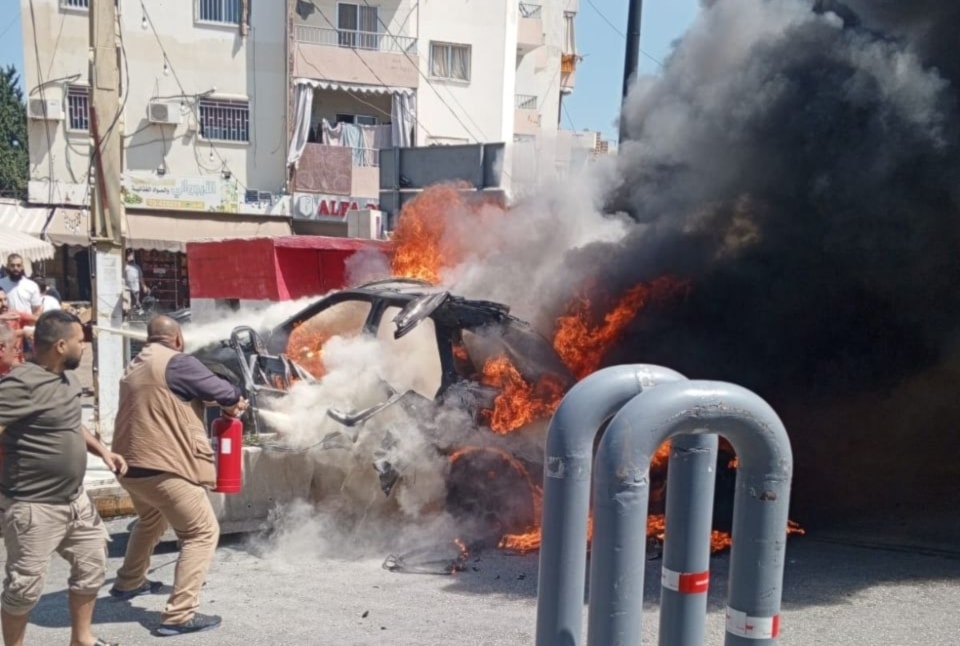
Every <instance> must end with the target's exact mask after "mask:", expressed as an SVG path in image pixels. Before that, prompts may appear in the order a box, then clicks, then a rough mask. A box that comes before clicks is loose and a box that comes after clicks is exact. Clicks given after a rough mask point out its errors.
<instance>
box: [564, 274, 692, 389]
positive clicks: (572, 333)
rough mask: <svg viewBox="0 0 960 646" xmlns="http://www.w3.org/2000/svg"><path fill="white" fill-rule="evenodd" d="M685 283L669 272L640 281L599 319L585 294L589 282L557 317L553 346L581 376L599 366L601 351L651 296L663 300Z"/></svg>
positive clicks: (579, 377) (574, 371)
mask: <svg viewBox="0 0 960 646" xmlns="http://www.w3.org/2000/svg"><path fill="white" fill-rule="evenodd" d="M688 286H689V282H688V281H685V280H680V279H677V278H674V277H671V276H661V277H660V278H655V279H654V280H653V281H652V282H650V283H649V284H647V283H640V284H638V285H635V286H634V287H632V288H630V289H629V290H628V291H627V293H625V294H624V295H623V296H622V297H620V300H619V301H617V303H616V305H614V307H613V308H612V309H610V311H609V312H607V313H606V314H605V315H604V316H603V320H602V321H600V322H594V321H593V319H594V314H593V305H592V304H591V301H590V299H589V298H588V297H587V295H586V294H587V292H589V291H592V289H593V287H592V286H589V285H588V286H587V287H586V288H584V290H583V291H582V292H581V294H580V296H578V297H576V298H575V299H574V300H573V301H572V302H571V303H570V304H569V305H568V306H567V311H566V313H565V314H564V315H562V316H561V317H560V318H558V319H557V325H556V332H555V333H554V337H553V348H554V349H555V350H556V351H557V354H559V355H560V358H561V359H562V360H563V362H564V363H565V364H566V365H567V367H568V368H570V371H571V372H572V373H573V374H574V376H576V377H577V379H583V378H584V377H586V376H587V375H589V374H590V373H592V372H595V371H596V370H597V368H599V367H600V362H601V361H602V360H603V356H604V354H606V352H607V351H608V350H609V349H610V347H611V346H612V345H613V344H614V343H615V342H616V341H617V340H618V339H619V338H620V335H621V334H623V331H624V330H625V329H626V327H627V325H628V324H629V323H630V321H632V320H633V319H634V318H635V317H636V315H637V312H639V311H640V309H641V308H643V307H644V306H645V305H646V304H647V303H648V302H650V301H651V300H654V301H658V300H663V299H665V298H668V297H670V296H673V295H675V294H677V293H679V292H681V291H682V290H686V289H687V288H688Z"/></svg>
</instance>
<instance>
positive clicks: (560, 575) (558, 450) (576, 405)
mask: <svg viewBox="0 0 960 646" xmlns="http://www.w3.org/2000/svg"><path fill="white" fill-rule="evenodd" d="M682 379H684V376H683V375H681V374H680V373H678V372H675V371H673V370H670V369H669V368H663V367H660V366H653V365H643V364H640V365H627V366H614V367H611V368H605V369H603V370H600V371H598V372H595V373H593V374H592V375H590V376H589V377H587V378H586V379H584V380H582V381H580V382H579V383H577V384H576V385H575V386H574V387H573V388H572V389H571V390H570V392H568V393H567V395H566V396H565V397H564V398H563V401H562V402H561V403H560V406H559V407H558V408H557V412H556V413H554V416H553V419H552V420H551V421H550V426H549V428H548V430H547V449H546V461H545V464H546V470H545V472H544V477H543V518H542V525H541V527H542V536H543V540H542V543H541V546H540V568H539V579H538V586H537V588H538V601H537V637H536V644H537V646H575V645H577V644H581V643H582V636H581V635H582V632H583V619H582V617H583V590H584V582H585V580H586V569H587V566H586V558H587V522H588V516H589V513H590V480H591V474H592V466H593V445H594V440H595V438H596V436H597V432H598V431H599V430H600V426H601V425H602V424H603V423H604V422H605V421H606V420H608V419H609V418H610V417H611V416H612V415H613V414H614V413H616V412H617V411H618V410H619V409H620V407H621V406H623V405H624V404H626V403H627V402H628V401H630V399H631V398H633V397H634V396H636V395H637V394H638V393H641V392H643V391H644V390H649V389H650V388H652V387H653V386H655V385H657V384H662V383H667V382H673V381H679V380H682ZM711 467H712V465H711Z"/></svg>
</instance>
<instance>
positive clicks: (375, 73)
mask: <svg viewBox="0 0 960 646" xmlns="http://www.w3.org/2000/svg"><path fill="white" fill-rule="evenodd" d="M310 4H312V5H313V6H314V8H315V9H316V10H317V12H318V13H319V14H320V17H321V18H323V21H324V22H325V23H327V24H328V25H330V28H331V29H332V30H334V31H335V32H337V33H339V32H340V30H339V29H337V28H336V27H335V26H334V25H333V23H332V22H330V19H329V18H327V16H326V14H324V13H323V9H321V8H320V7H319V6H318V5H317V4H316V3H315V2H311V3H310ZM378 19H379V17H378ZM349 49H350V51H351V52H353V54H354V55H355V56H356V57H357V59H358V60H359V61H360V62H361V63H363V66H364V67H366V68H367V70H369V71H370V73H371V74H373V77H374V78H375V79H377V80H378V81H379V82H380V85H382V86H384V87H391V86H390V85H389V84H388V83H387V82H386V81H384V80H383V79H382V78H380V75H379V74H377V72H376V70H374V69H373V68H372V67H370V65H369V64H368V63H367V61H366V60H364V58H363V56H361V55H360V52H358V51H357V50H356V49H354V48H353V47H350V48H349ZM311 67H313V68H314V69H317V68H316V66H315V65H312V64H311ZM318 71H319V70H318ZM418 71H419V69H418ZM322 80H325V81H330V79H322ZM331 82H332V81H331ZM441 100H442V99H441ZM454 116H456V115H454ZM413 119H414V121H415V122H416V123H417V127H418V128H421V129H422V130H423V131H424V132H425V133H426V134H427V136H428V137H432V136H433V135H431V134H430V131H429V130H427V128H426V127H425V126H424V125H423V124H422V123H421V122H420V118H419V117H418V116H417V114H414V115H413Z"/></svg>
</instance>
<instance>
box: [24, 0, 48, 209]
mask: <svg viewBox="0 0 960 646" xmlns="http://www.w3.org/2000/svg"><path fill="white" fill-rule="evenodd" d="M30 29H31V30H32V32H33V55H34V57H35V58H36V59H37V80H38V81H40V102H41V103H42V104H43V110H44V112H46V110H47V97H46V94H44V91H43V88H44V82H43V66H42V65H41V64H40V45H39V42H38V41H39V39H38V37H37V14H36V11H35V10H34V8H33V0H30ZM43 133H44V135H45V137H46V139H47V173H48V174H49V176H50V178H49V179H48V180H47V188H48V193H47V203H48V204H49V203H50V202H53V142H52V139H51V137H50V123H49V122H48V121H47V120H46V119H44V120H43Z"/></svg>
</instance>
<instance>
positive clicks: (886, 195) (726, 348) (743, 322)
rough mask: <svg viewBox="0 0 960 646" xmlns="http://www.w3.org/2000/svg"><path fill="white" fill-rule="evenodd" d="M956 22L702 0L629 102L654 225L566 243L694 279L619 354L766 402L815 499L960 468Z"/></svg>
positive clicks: (632, 160) (593, 256)
mask: <svg viewBox="0 0 960 646" xmlns="http://www.w3.org/2000/svg"><path fill="white" fill-rule="evenodd" d="M957 33H960V10H958V7H957V5H956V3H951V2H935V1H928V2H911V3H904V2H894V1H892V0H891V1H883V0H880V1H871V0H850V1H849V2H844V3H840V2H816V3H812V2H805V1H802V0H718V1H716V2H711V3H706V5H705V8H704V9H703V10H702V11H701V12H700V15H699V17H698V18H697V20H696V22H695V23H694V24H693V26H692V27H691V29H690V31H689V32H688V33H687V34H686V35H685V36H684V38H683V39H682V40H681V41H679V43H678V44H677V45H676V48H675V50H674V51H673V53H672V54H671V56H670V57H669V58H668V60H667V61H666V64H665V68H664V69H663V73H662V75H661V76H659V77H656V78H644V79H641V80H640V81H639V82H638V83H637V84H636V86H635V87H634V89H633V91H632V93H631V95H630V96H629V99H628V101H627V104H626V107H625V110H624V113H623V115H622V118H623V119H625V120H626V124H627V127H628V132H629V138H630V140H629V141H628V142H626V144H625V145H623V146H622V147H621V150H620V156H619V159H618V170H619V174H620V185H619V188H618V191H617V202H618V204H620V205H621V206H622V207H623V208H624V210H626V211H628V212H630V214H631V215H632V216H633V217H634V218H635V219H636V220H637V221H638V223H639V224H638V226H637V227H635V228H634V230H633V231H632V232H631V233H630V234H629V235H627V236H626V237H624V238H623V239H622V240H621V241H620V242H619V243H618V244H616V245H594V246H593V247H592V248H589V249H585V250H583V251H581V252H579V253H577V254H574V255H572V256H571V257H569V258H568V263H569V264H571V265H573V266H576V267H580V268H582V269H583V270H585V271H586V270H587V269H588V268H592V270H593V271H599V273H600V274H601V275H602V276H604V277H605V282H606V283H607V284H614V285H616V284H619V285H629V284H632V283H634V282H637V281H640V280H647V279H649V278H650V277H652V276H655V275H658V274H662V273H677V274H680V275H683V276H686V277H689V278H691V279H692V284H693V288H692V291H691V293H690V295H689V296H688V298H687V300H686V301H685V302H684V303H683V304H682V305H681V306H679V307H671V308H670V309H669V311H667V310H659V311H658V310H657V309H656V308H653V309H651V310H647V311H645V312H642V313H641V315H640V316H639V317H638V318H637V319H636V320H635V322H634V324H633V326H632V328H631V329H630V331H629V334H628V336H627V337H626V338H625V340H624V342H623V343H622V344H621V346H620V347H619V348H617V350H616V352H615V354H613V356H611V358H610V359H611V360H616V361H645V362H659V363H664V364H666V365H670V366H672V367H674V368H677V369H679V370H681V371H683V372H685V373H687V374H689V375H691V376H696V377H701V378H720V379H724V380H728V381H735V382H739V383H742V384H743V385H745V386H747V387H750V388H753V389H755V390H756V391H758V392H759V393H760V394H761V395H763V396H765V397H767V398H768V399H770V400H771V401H772V402H773V403H774V404H775V406H777V407H778V410H780V411H781V413H782V415H783V416H784V418H785V421H786V422H787V427H788V430H792V431H793V433H792V434H793V437H794V445H795V451H796V452H797V469H798V479H797V494H798V495H797V496H795V500H799V502H800V505H801V506H804V505H805V506H807V508H810V507H815V506H816V505H817V504H822V500H823V499H824V498H828V497H830V496H831V495H833V494H835V492H836V491H838V490H843V489H847V490H850V491H855V492H856V493H855V494H851V504H852V505H857V504H867V505H875V504H876V502H875V499H874V501H870V498H871V496H876V492H877V490H878V489H881V490H882V491H884V495H885V496H887V495H888V496H891V497H890V498H887V500H894V499H895V500H911V499H913V496H917V495H924V493H921V492H925V493H926V494H927V495H933V494H934V493H935V492H936V491H938V490H940V489H946V488H948V483H950V482H955V479H956V476H957V468H956V466H951V465H950V464H947V462H948V461H946V460H944V459H943V458H942V457H940V456H943V455H949V454H954V453H955V451H956V449H957V448H958V447H957V441H956V440H955V439H950V438H955V436H956V434H955V433H954V432H953V430H952V429H953V428H955V424H956V422H957V420H958V419H960V411H958V410H957V409H956V406H952V405H951V404H950V402H952V401H954V400H955V399H956V397H955V387H954V386H955V383H956V377H957V374H958V372H957V367H956V366H957V362H956V351H955V350H956V348H955V346H956V340H957V332H958V323H960V292H958V291H957V290H956V289H955V288H954V286H955V285H956V284H957V281H958V279H960V262H958V256H957V251H958V227H957V222H958V215H960V213H958V211H960V149H958V145H957V144H958V129H957V116H958V115H960V104H958V101H957V85H956V82H957V81H958V79H960V75H958V63H957V61H958V60H960V57H957V56H956V53H955V42H956V34H957ZM934 370H936V371H939V372H938V375H939V376H938V377H937V378H936V379H931V378H930V377H929V374H931V371H934ZM923 375H927V376H923ZM918 379H922V380H923V381H922V383H923V384H924V386H925V387H924V388H923V389H922V390H921V392H923V393H924V400H923V403H921V401H920V400H919V399H917V398H916V393H917V391H918V390H920V389H919V388H918ZM907 393H911V394H910V395H907ZM931 407H932V408H933V409H935V410H937V411H938V413H937V415H936V416H935V417H934V415H933V414H932V413H930V411H931ZM894 411H896V412H894ZM908 419H912V420H913V421H912V422H910V421H908ZM921 419H922V420H923V421H922V422H921V421H920V420H921ZM920 438H922V440H921V439H920ZM918 440H919V441H918ZM852 455H855V456H856V458H855V461H856V462H857V463H859V464H862V465H863V467H862V468H859V469H851V468H850V463H849V460H850V459H851V456H852ZM867 465H871V466H867ZM921 472H923V473H924V474H925V475H924V476H922V477H921V476H918V474H919V473H921ZM911 491H912V493H911ZM853 498H856V501H853ZM818 499H819V500H820V501H821V502H820V503H818V502H817V500H818Z"/></svg>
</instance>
